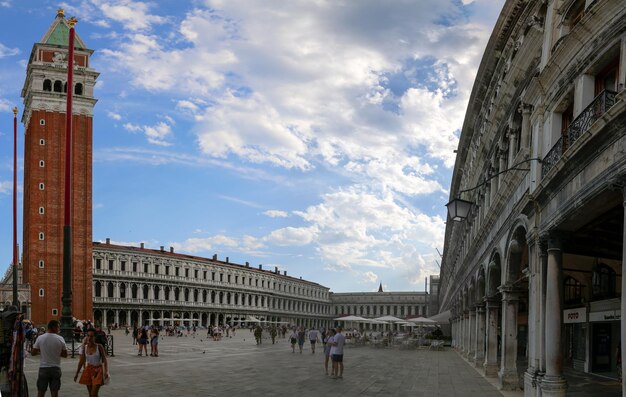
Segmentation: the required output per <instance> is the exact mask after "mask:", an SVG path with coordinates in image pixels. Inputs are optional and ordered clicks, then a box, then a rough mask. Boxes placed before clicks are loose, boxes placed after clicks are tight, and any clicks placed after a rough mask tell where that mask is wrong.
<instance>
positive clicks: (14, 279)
mask: <svg viewBox="0 0 626 397" xmlns="http://www.w3.org/2000/svg"><path fill="white" fill-rule="evenodd" d="M17 112H18V110H17V106H16V107H14V108H13V306H15V307H16V308H17V309H18V311H19V301H18V297H17V268H18V266H17V262H18V255H17Z"/></svg>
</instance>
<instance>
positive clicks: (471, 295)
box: [467, 276, 476, 309]
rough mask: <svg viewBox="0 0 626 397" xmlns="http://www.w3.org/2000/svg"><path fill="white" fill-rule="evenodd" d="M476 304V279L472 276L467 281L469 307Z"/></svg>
mask: <svg viewBox="0 0 626 397" xmlns="http://www.w3.org/2000/svg"><path fill="white" fill-rule="evenodd" d="M475 304H476V279H475V278H474V277H473V276H472V278H471V279H470V280H469V281H468V283H467V307H468V309H469V308H471V307H472V306H474V305H475Z"/></svg>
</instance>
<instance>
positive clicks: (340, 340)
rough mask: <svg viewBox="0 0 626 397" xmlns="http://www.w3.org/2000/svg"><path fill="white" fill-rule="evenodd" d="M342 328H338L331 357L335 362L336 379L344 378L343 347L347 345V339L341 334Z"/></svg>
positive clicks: (331, 349)
mask: <svg viewBox="0 0 626 397" xmlns="http://www.w3.org/2000/svg"><path fill="white" fill-rule="evenodd" d="M341 331H342V328H341V327H337V334H335V336H334V337H333V342H332V343H331V348H330V357H331V358H332V360H333V373H334V375H333V376H334V377H336V378H339V379H342V378H343V345H344V344H345V343H346V337H345V336H344V334H342V333H341Z"/></svg>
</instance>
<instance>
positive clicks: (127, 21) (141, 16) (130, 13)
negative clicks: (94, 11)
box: [94, 0, 166, 31]
mask: <svg viewBox="0 0 626 397" xmlns="http://www.w3.org/2000/svg"><path fill="white" fill-rule="evenodd" d="M94 4H96V5H97V6H98V8H100V10H101V11H102V13H103V14H104V15H106V17H107V18H109V19H111V20H114V21H117V22H119V23H121V24H122V26H123V27H124V28H126V29H129V30H132V31H138V30H147V29H150V28H151V27H152V25H154V24H156V25H160V24H163V23H165V22H166V18H165V17H161V16H158V15H154V14H151V13H150V9H151V8H152V7H154V5H155V4H154V3H145V2H141V1H133V0H117V1H110V2H106V1H105V2H99V1H94Z"/></svg>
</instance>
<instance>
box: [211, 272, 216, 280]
mask: <svg viewBox="0 0 626 397" xmlns="http://www.w3.org/2000/svg"><path fill="white" fill-rule="evenodd" d="M211 281H215V272H211Z"/></svg>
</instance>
